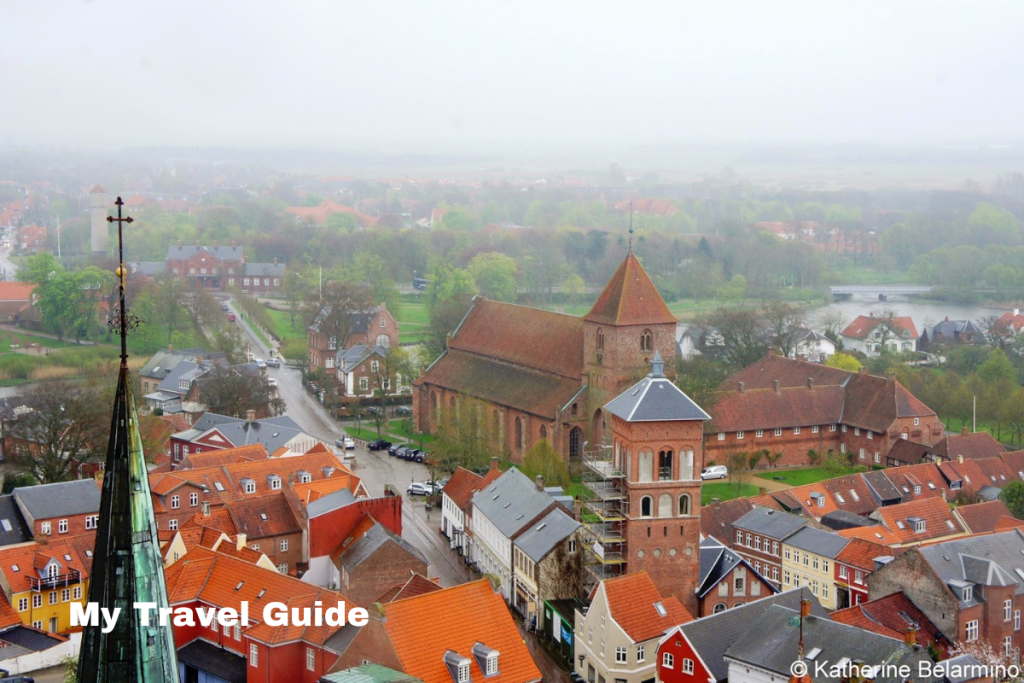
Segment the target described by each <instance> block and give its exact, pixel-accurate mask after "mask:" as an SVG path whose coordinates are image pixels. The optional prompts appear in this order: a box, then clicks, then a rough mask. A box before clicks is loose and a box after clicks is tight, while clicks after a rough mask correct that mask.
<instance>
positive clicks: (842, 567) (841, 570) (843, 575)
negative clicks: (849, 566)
mask: <svg viewBox="0 0 1024 683" xmlns="http://www.w3.org/2000/svg"><path fill="white" fill-rule="evenodd" d="M848 577H849V574H848V573H847V571H846V565H845V564H841V565H839V578H840V579H845V578H848Z"/></svg>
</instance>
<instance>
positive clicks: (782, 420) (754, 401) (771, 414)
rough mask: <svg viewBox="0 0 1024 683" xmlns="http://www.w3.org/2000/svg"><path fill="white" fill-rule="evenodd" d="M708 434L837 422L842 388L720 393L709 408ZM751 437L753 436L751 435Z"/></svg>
mask: <svg viewBox="0 0 1024 683" xmlns="http://www.w3.org/2000/svg"><path fill="white" fill-rule="evenodd" d="M710 412H711V415H712V422H711V424H710V425H709V426H708V428H707V429H708V432H709V433H712V434H713V433H715V432H738V431H750V432H753V431H754V430H757V429H775V428H782V429H786V428H790V427H804V426H809V425H826V424H834V423H836V424H837V423H839V422H840V420H841V418H842V414H843V389H842V387H816V388H815V389H814V390H813V391H811V390H810V389H808V388H807V387H803V388H799V387H792V388H786V389H779V391H778V393H776V392H775V391H774V390H773V389H754V390H744V391H743V392H742V393H741V392H739V391H728V392H719V394H718V395H717V398H716V399H715V403H714V405H713V406H712V407H711V408H710ZM750 436H751V438H753V434H751V435H750Z"/></svg>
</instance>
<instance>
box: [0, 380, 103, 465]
mask: <svg viewBox="0 0 1024 683" xmlns="http://www.w3.org/2000/svg"><path fill="white" fill-rule="evenodd" d="M110 406H111V403H110V402H109V401H105V400H103V392H102V390H101V389H99V388H97V387H88V386H74V385H71V384H68V383H66V382H43V383H40V384H36V385H33V386H32V387H31V388H30V389H29V390H28V391H27V393H26V394H25V395H24V397H23V402H22V404H21V405H20V406H18V407H16V408H15V409H14V419H13V420H10V421H9V422H8V425H7V429H6V433H5V435H4V437H5V438H4V442H5V447H4V453H5V456H6V460H7V464H8V465H9V466H10V467H11V469H13V470H14V471H15V472H19V473H23V474H28V475H31V476H32V477H33V478H34V479H35V480H36V481H37V482H39V483H40V484H49V483H53V482H58V481H67V480H68V479H71V478H73V476H74V474H75V468H76V467H78V466H79V465H81V464H82V463H85V462H88V461H90V460H96V459H98V458H99V457H101V456H102V454H103V453H105V449H106V447H107V442H108V440H109V428H110V419H111V418H110V415H111V413H110Z"/></svg>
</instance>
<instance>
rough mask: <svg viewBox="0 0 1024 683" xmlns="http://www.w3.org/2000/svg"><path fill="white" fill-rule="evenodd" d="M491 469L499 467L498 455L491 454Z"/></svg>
mask: <svg viewBox="0 0 1024 683" xmlns="http://www.w3.org/2000/svg"><path fill="white" fill-rule="evenodd" d="M491 469H492V470H496V469H498V458H497V457H494V456H491Z"/></svg>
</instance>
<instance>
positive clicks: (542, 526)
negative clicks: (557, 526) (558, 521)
mask: <svg viewBox="0 0 1024 683" xmlns="http://www.w3.org/2000/svg"><path fill="white" fill-rule="evenodd" d="M547 525H548V523H547V522H541V524H540V526H539V527H537V531H540V530H541V529H543V528H544V527H546V526H547Z"/></svg>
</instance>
